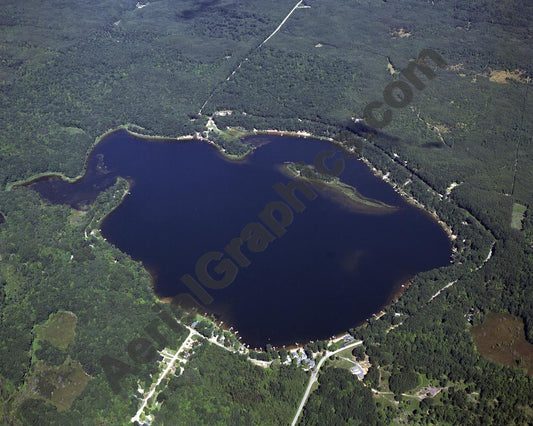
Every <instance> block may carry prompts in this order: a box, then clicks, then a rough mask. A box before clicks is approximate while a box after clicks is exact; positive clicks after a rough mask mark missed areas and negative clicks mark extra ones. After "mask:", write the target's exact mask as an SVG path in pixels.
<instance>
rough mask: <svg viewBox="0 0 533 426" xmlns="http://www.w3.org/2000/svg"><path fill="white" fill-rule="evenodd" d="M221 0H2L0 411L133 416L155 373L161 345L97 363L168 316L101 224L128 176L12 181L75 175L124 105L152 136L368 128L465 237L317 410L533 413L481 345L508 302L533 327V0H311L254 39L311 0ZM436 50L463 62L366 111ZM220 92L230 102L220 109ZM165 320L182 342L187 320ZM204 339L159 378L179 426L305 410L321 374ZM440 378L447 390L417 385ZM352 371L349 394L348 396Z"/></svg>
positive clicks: (424, 419) (24, 420) (527, 381)
mask: <svg viewBox="0 0 533 426" xmlns="http://www.w3.org/2000/svg"><path fill="white" fill-rule="evenodd" d="M207 3H208V4H203V3H197V2H194V1H192V0H184V1H181V2H170V1H167V0H160V1H154V2H150V3H149V4H148V5H146V6H145V7H142V8H139V7H138V6H136V1H130V0H120V1H113V2H111V1H109V0H97V1H96V2H91V3H90V4H89V3H84V2H81V1H78V0H76V1H72V2H70V3H69V4H68V5H64V7H61V8H59V9H58V5H57V4H56V3H53V2H37V1H33V0H32V1H30V2H17V1H15V0H9V1H7V2H6V4H5V5H3V6H2V10H1V12H0V17H1V19H0V52H1V57H2V60H1V61H0V102H1V103H2V105H4V106H6V107H5V108H2V113H1V116H0V188H1V189H0V359H1V360H2V362H1V363H0V423H5V424H15V425H18V424H37V423H39V424H83V423H84V422H92V423H101V424H128V423H129V420H130V418H131V417H132V415H133V414H134V413H135V412H136V410H137V408H138V403H139V396H138V393H136V390H137V388H138V387H139V386H143V387H144V386H146V385H147V384H149V383H150V381H151V377H150V374H153V373H156V372H157V369H158V366H157V363H155V362H150V363H144V364H143V363H141V364H139V365H137V366H136V368H137V369H135V371H134V374H128V375H127V376H126V377H125V378H124V379H123V380H122V382H121V383H122V391H121V392H120V393H119V394H115V393H114V392H113V390H112V389H111V387H110V385H109V383H108V381H107V380H106V378H105V376H104V373H103V371H102V367H101V362H100V361H101V358H102V357H103V356H109V357H113V358H114V359H117V360H121V361H122V362H124V363H125V364H127V365H132V364H134V363H133V361H132V360H131V359H130V357H129V355H128V345H129V344H130V342H131V341H133V340H134V339H136V338H140V337H143V336H146V328H147V327H149V326H150V324H152V323H153V322H154V321H156V320H157V319H158V318H159V317H158V315H159V314H160V312H158V311H157V309H156V310H153V309H152V307H153V306H154V305H157V306H160V305H159V304H158V302H157V300H156V298H155V296H154V294H153V292H152V289H151V286H150V276H149V274H148V273H147V271H146V270H145V269H144V268H143V267H142V265H140V264H139V263H137V262H134V261H133V260H132V259H131V258H129V257H128V256H127V255H125V254H124V253H121V252H120V251H119V250H117V249H116V248H115V247H113V246H111V245H110V244H109V243H108V242H106V241H104V240H103V238H102V237H101V236H100V234H99V233H98V224H99V222H100V221H101V220H102V218H103V217H104V216H105V215H106V214H107V213H108V212H109V211H111V210H112V209H113V208H115V207H116V206H117V203H118V202H119V201H120V199H121V197H122V194H123V193H124V191H125V190H126V189H127V184H126V182H124V181H118V182H117V183H116V184H115V185H114V186H113V187H111V188H109V189H108V190H106V191H104V192H102V193H101V194H100V195H99V196H98V198H97V200H96V201H95V202H94V203H93V204H92V205H90V206H88V208H87V210H86V211H78V210H74V209H71V208H70V207H68V206H64V205H55V206H54V205H49V204H47V203H45V202H43V201H42V200H41V199H39V197H38V196H37V194H36V193H35V192H34V191H32V190H29V189H24V188H20V189H11V186H12V185H13V184H15V183H19V182H22V181H26V180H27V179H29V178H30V177H32V176H38V175H42V174H46V173H51V172H53V173H59V174H60V175H61V176H65V177H67V178H70V179H73V178H75V177H76V176H79V175H80V174H81V173H82V172H83V167H84V164H85V160H86V158H87V155H88V153H89V152H90V150H91V147H92V146H94V144H95V143H97V142H98V141H99V135H104V134H105V132H107V131H108V129H116V128H118V127H119V126H125V123H135V127H134V128H133V127H130V128H132V129H133V130H135V131H136V132H139V133H143V134H145V135H146V136H148V137H150V136H156V135H160V136H163V137H169V138H176V137H179V136H182V135H191V134H195V133H196V132H199V133H202V132H204V131H205V130H206V124H207V122H208V120H209V118H212V120H213V121H214V123H215V124H216V126H218V128H220V129H226V127H227V126H230V127H232V128H241V129H247V130H248V131H253V130H254V129H256V130H267V129H277V130H280V131H305V132H309V133H311V134H313V135H316V136H320V137H326V138H335V137H338V135H340V134H341V133H342V132H345V131H349V132H351V133H352V134H353V135H354V137H357V138H358V139H360V140H364V142H363V148H362V156H363V157H364V158H365V159H366V160H367V161H368V162H369V164H370V165H372V166H373V167H375V168H376V171H377V172H379V173H380V174H381V175H388V180H389V182H390V183H391V184H393V185H394V186H395V187H396V188H397V189H398V190H401V191H402V192H404V193H405V194H406V195H407V196H410V197H413V198H414V199H416V200H418V202H420V203H421V204H422V205H423V206H424V207H425V208H426V209H427V210H428V211H429V212H432V213H435V214H436V216H438V217H439V218H441V220H442V221H443V222H445V223H446V224H447V225H448V226H449V227H450V229H451V230H452V232H453V235H455V236H456V238H455V240H454V247H455V249H456V251H455V252H454V256H453V264H450V266H448V267H445V268H440V269H437V270H433V271H428V272H425V273H422V274H419V275H417V276H416V277H415V278H414V280H413V283H412V285H411V286H410V287H409V288H408V290H407V291H406V292H405V294H403V295H402V297H401V298H400V299H399V300H398V301H396V302H395V303H393V304H392V305H391V306H390V307H389V308H388V309H387V312H386V313H385V315H384V316H382V317H381V318H379V319H370V321H369V323H368V324H366V325H363V326H361V327H357V328H355V329H353V330H350V332H351V333H352V334H353V335H354V336H355V337H356V338H360V339H362V340H363V341H364V345H363V347H362V348H361V352H358V353H357V359H360V358H361V359H366V358H368V361H369V362H370V364H371V367H370V370H368V373H367V375H366V377H365V378H364V380H363V381H362V382H352V381H350V380H351V379H353V380H357V379H355V378H354V377H353V376H351V375H350V376H348V375H347V373H346V371H341V368H337V367H338V363H337V364H336V362H337V361H338V360H336V361H332V362H331V363H330V364H328V365H326V366H325V367H326V369H325V370H324V372H323V374H324V376H323V379H320V380H319V385H318V388H317V389H316V390H315V391H314V392H313V393H312V394H311V398H310V400H309V402H308V406H306V408H305V410H304V415H303V417H302V418H301V423H302V424H316V423H324V422H329V421H335V422H338V423H339V424H348V423H353V422H357V421H362V420H361V419H362V417H357V418H352V417H351V415H352V414H351V412H350V410H348V409H347V407H349V406H352V407H358V410H354V412H357V413H359V408H362V410H361V414H360V416H364V420H365V422H366V424H391V423H397V424H401V423H405V422H409V421H410V422H415V423H421V424H434V423H463V424H491V423H492V424H528V423H531V422H532V415H531V407H532V401H531V395H533V380H532V377H531V376H530V375H528V374H527V373H526V372H525V370H524V366H523V364H521V363H520V362H517V365H515V366H512V367H511V366H505V365H501V364H498V363H495V362H492V361H490V360H488V359H486V358H484V357H483V356H481V355H480V354H479V352H478V351H477V349H476V347H475V344H474V342H473V339H472V337H471V335H470V332H469V330H470V328H471V327H472V326H474V325H477V324H481V323H483V321H484V319H485V318H486V317H487V315H488V314H489V313H491V312H500V313H507V314H512V315H514V316H516V317H518V318H520V319H522V320H523V321H524V327H525V328H524V330H525V337H526V338H527V340H528V341H529V342H533V299H532V297H531V285H532V281H531V277H533V215H532V214H531V207H532V206H533V194H532V193H531V182H532V181H533V163H532V161H533V160H532V159H533V156H532V155H531V152H532V151H531V150H532V146H531V143H530V134H531V125H532V123H531V122H530V121H528V120H527V117H528V114H530V111H531V107H532V106H533V100H532V98H531V90H528V89H529V86H530V84H531V83H530V82H531V77H532V75H533V70H532V68H531V61H530V58H531V55H532V50H531V49H532V48H531V46H530V43H528V40H529V35H528V34H529V33H528V25H529V21H530V18H531V16H532V15H533V12H532V7H533V6H532V5H531V4H530V3H529V2H523V1H517V2H515V3H512V4H505V5H501V4H500V3H498V2H496V1H492V0H486V1H483V2H482V3H479V4H472V3H471V2H467V1H462V0H458V1H453V2H452V1H448V0H444V1H441V2H435V4H431V3H427V2H419V1H416V0H407V1H406V2H402V3H401V4H395V3H394V2H378V3H376V2H373V1H370V0H368V1H367V0H358V1H356V2H352V1H348V0H338V1H332V2H327V3H324V2H319V1H315V0H308V1H307V2H306V5H308V6H310V7H307V8H302V9H298V10H296V11H295V13H294V14H293V16H291V19H290V20H289V21H288V22H287V24H286V26H285V27H284V28H283V30H282V31H280V32H279V33H277V34H276V36H275V37H273V38H272V39H271V40H269V42H268V43H267V44H265V45H264V46H262V47H261V48H258V47H257V46H259V45H260V43H261V41H263V40H264V39H265V38H266V37H268V35H269V34H271V33H272V31H273V30H274V29H275V28H276V27H277V26H278V25H279V23H280V22H281V20H282V19H283V18H284V16H286V14H287V13H288V12H289V11H290V10H291V8H292V7H294V4H293V3H294V2H292V1H285V0H284V1H282V2H280V1H274V0H267V1H264V2H260V3H258V2H253V1H251V0H246V1H242V2H233V1H229V0H228V1H214V2H207ZM361 17H364V19H362V18H361ZM415 18H416V19H415ZM496 41H497V42H496ZM426 48H432V49H434V50H435V51H437V52H438V53H439V54H440V55H441V56H442V57H443V58H444V59H445V60H446V62H447V63H448V65H449V66H448V68H446V69H440V68H435V73H436V74H437V77H436V78H434V79H431V80H429V79H426V78H425V77H422V80H423V82H424V85H425V88H424V89H423V90H417V91H415V92H414V94H415V96H414V100H413V102H412V103H411V104H410V105H409V107H406V108H402V109H397V110H394V120H393V121H392V122H391V123H390V125H389V126H387V127H386V128H384V129H379V130H378V129H372V128H370V127H368V126H367V125H365V123H364V121H361V118H363V117H362V112H363V109H364V107H365V106H366V105H367V104H368V102H370V101H373V100H375V99H381V97H382V93H383V90H384V88H385V87H386V86H387V85H388V84H389V83H391V82H394V81H398V80H400V79H401V78H402V77H401V75H400V73H399V71H398V70H401V69H405V67H406V66H407V65H408V64H409V61H410V60H412V59H416V58H417V56H418V54H419V53H420V52H421V51H422V50H423V49H426ZM389 64H390V65H391V67H392V70H391V69H390V68H389ZM233 71H235V73H234V74H233ZM502 76H503V77H502ZM204 103H205V106H204V108H203V109H202V114H199V113H198V112H199V111H200V109H201V108H202V106H203V105H204ZM7 106H8V107H7ZM225 110H230V111H232V113H231V114H226V115H222V114H218V115H217V114H216V113H217V112H218V111H225ZM354 118H357V122H355V121H354V120H353V119H354ZM437 130H438V131H437ZM211 136H212V140H213V141H214V142H215V143H217V144H218V146H219V147H221V149H223V150H225V152H226V153H229V154H236V155H239V154H243V153H244V152H245V151H246V150H247V149H248V147H247V146H246V145H244V144H243V143H242V142H241V141H240V140H239V138H224V137H219V138H217V137H215V134H214V133H213V132H211ZM452 184H455V185H454V186H452ZM450 188H451V189H450ZM515 204H520V205H522V206H525V207H526V211H525V213H524V217H523V220H522V222H521V224H520V225H521V226H519V227H518V229H517V228H516V227H511V215H512V212H513V209H514V205H515ZM489 254H490V256H489ZM450 283H453V284H451V285H449V284H450ZM444 287H446V288H444ZM439 290H441V293H439V295H438V297H433V296H434V295H435V294H437V292H439ZM162 309H167V307H165V306H164V305H163V307H162ZM59 312H71V313H73V314H74V315H75V316H76V318H77V322H76V327H75V333H74V337H73V338H72V341H71V342H70V341H69V342H70V343H69V344H68V345H66V346H64V345H60V344H59V345H58V346H54V342H55V341H54V339H51V340H46V339H44V338H43V337H42V335H41V334H40V333H42V331H41V332H40V331H39V330H42V327H44V326H45V324H47V322H48V321H51V320H52V319H53V318H55V317H54V315H55V314H58V313H59ZM39 326H40V327H39ZM167 332H168V333H167ZM165 333H167V334H165V338H166V339H167V340H168V342H169V345H170V346H171V347H177V346H179V345H180V344H181V342H182V340H183V338H184V333H182V332H171V331H169V330H167V331H165ZM55 344H56V345H57V342H56V343H55ZM307 350H308V351H311V352H313V351H315V352H316V351H323V350H324V348H323V347H322V344H319V343H316V344H315V345H313V344H311V345H308V346H307ZM257 356H258V357H262V356H267V357H274V355H273V354H272V353H271V354H270V355H257ZM277 356H279V354H278V355H277ZM354 356H356V355H354ZM195 357H196V358H195ZM195 357H193V358H192V360H191V365H192V366H194V367H193V368H191V370H190V371H189V372H188V373H187V374H188V375H187V376H185V377H181V378H180V379H178V380H176V381H172V382H171V386H169V389H168V392H165V393H164V398H165V400H164V402H163V404H162V406H161V409H160V410H161V411H160V413H161V414H160V419H161V421H162V423H164V424H168V423H169V422H172V419H174V418H176V419H178V418H179V419H184V420H183V423H186V419H189V420H190V419H194V420H195V421H197V422H199V423H212V422H213V421H214V420H216V419H225V420H227V421H233V422H234V423H235V424H246V423H249V422H256V421H260V419H261V417H260V416H261V413H266V412H268V410H269V407H270V406H271V405H274V406H275V410H272V411H270V412H269V415H271V416H272V417H270V418H271V419H272V421H273V422H274V421H277V422H279V423H289V422H290V420H291V416H292V414H293V413H291V410H290V406H294V411H295V410H296V406H297V402H298V398H299V397H301V392H303V388H304V385H305V382H306V381H307V378H308V374H309V373H304V372H303V371H302V370H301V369H298V368H296V367H294V368H293V366H292V365H291V366H286V367H287V368H284V367H283V368H281V369H279V370H276V369H274V368H269V369H267V370H262V368H261V367H257V366H252V365H250V364H249V363H248V361H246V360H243V359H241V358H237V357H233V356H232V355H230V354H226V353H224V354H221V353H218V351H217V349H216V348H212V347H207V346H206V347H205V348H204V349H202V350H201V351H199V352H198V353H197V354H196V355H195ZM78 364H79V365H80V366H81V368H82V371H83V372H84V373H85V374H87V375H89V376H90V380H88V382H87V384H86V385H85V387H84V388H83V389H82V392H81V393H80V394H79V396H77V397H76V398H75V399H74V400H73V401H72V405H71V406H70V407H69V408H67V409H63V408H64V407H65V405H64V402H57V401H55V402H56V403H57V405H54V404H53V403H51V402H50V401H52V402H54V400H53V399H51V391H52V389H53V387H52V385H51V384H50V383H48V382H47V381H46V380H44V378H46V377H48V378H50V377H52V379H56V378H57V376H58V375H59V376H61V375H63V378H67V377H68V378H72V380H70V379H69V380H66V381H67V382H68V383H70V384H72V383H74V382H75V380H74V378H79V377H80V374H77V373H79V370H78ZM37 378H43V381H42V382H41V384H42V385H41V387H36V385H35V383H36V382H35V380H36V379H37ZM81 382H82V381H81V380H80V384H79V386H81ZM76 383H77V382H76ZM189 383H192V386H189ZM429 384H431V387H433V388H438V393H436V394H435V395H433V396H430V397H426V396H424V397H423V398H414V397H413V396H412V395H411V393H410V392H414V391H413V389H418V388H417V386H418V387H422V386H429ZM54 386H55V385H54ZM339 388H342V389H345V392H344V393H342V395H341V396H340V397H339V398H337V396H338V389H339ZM266 389H269V392H271V394H272V395H275V397H274V398H272V399H271V398H270V397H269V396H268V395H267V394H266V393H265V392H266ZM77 390H79V389H76V392H77ZM76 392H74V391H73V394H76V395H77V393H76ZM376 392H377V393H376ZM405 395H408V396H405ZM217 396H218V400H217ZM276 398H278V400H276ZM371 398H372V399H371ZM281 399H283V402H281ZM217 401H218V402H217ZM370 401H372V402H370ZM374 403H375V404H374ZM58 407H59V409H58ZM228 407H233V409H228ZM156 421H157V415H156ZM165 422H166V423H165ZM178 422H179V420H178Z"/></svg>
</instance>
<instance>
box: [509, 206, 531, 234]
mask: <svg viewBox="0 0 533 426" xmlns="http://www.w3.org/2000/svg"><path fill="white" fill-rule="evenodd" d="M526 210H527V207H526V206H524V205H522V204H518V203H514V204H513V213H512V215H511V228H513V229H522V221H523V219H524V214H525V213H526Z"/></svg>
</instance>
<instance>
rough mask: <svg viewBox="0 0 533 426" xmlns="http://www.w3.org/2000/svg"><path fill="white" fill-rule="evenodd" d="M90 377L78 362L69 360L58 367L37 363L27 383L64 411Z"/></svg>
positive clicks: (81, 390) (34, 390) (79, 393)
mask: <svg viewBox="0 0 533 426" xmlns="http://www.w3.org/2000/svg"><path fill="white" fill-rule="evenodd" d="M90 379H91V377H90V376H89V375H88V374H87V373H85V371H83V368H82V366H81V364H80V363H79V362H77V361H69V362H65V364H63V365H61V366H59V367H51V366H48V365H44V364H42V365H39V366H38V367H37V368H36V369H35V373H34V374H33V375H32V377H31V378H30V379H29V380H28V384H29V386H30V389H31V390H32V391H33V392H36V393H38V394H39V396H40V397H42V398H43V399H45V400H46V401H48V402H50V403H52V404H53V405H54V406H55V407H56V408H57V410H58V411H64V410H67V409H69V408H70V406H71V405H72V403H73V402H74V400H75V399H76V398H77V397H78V396H80V395H81V393H82V392H83V389H85V386H87V383H88V382H89V380H90Z"/></svg>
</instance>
